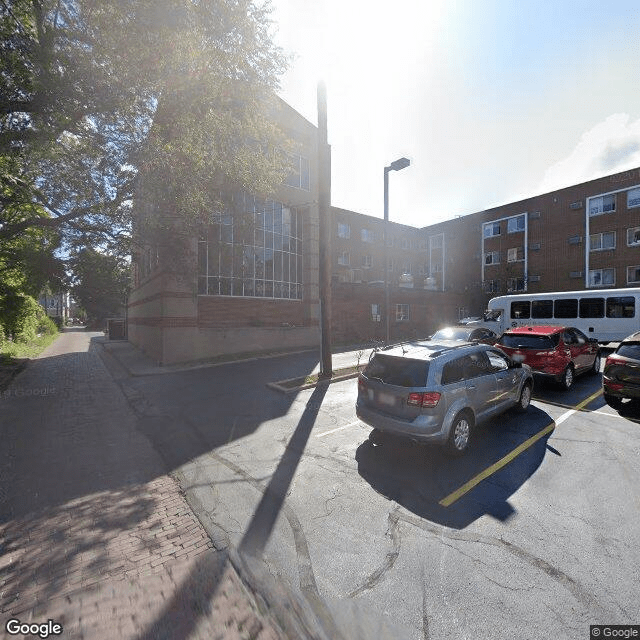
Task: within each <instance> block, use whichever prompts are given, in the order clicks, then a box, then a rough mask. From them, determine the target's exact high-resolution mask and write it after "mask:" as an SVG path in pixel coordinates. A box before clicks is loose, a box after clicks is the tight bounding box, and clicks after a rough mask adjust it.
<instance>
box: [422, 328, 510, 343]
mask: <svg viewBox="0 0 640 640" xmlns="http://www.w3.org/2000/svg"><path fill="white" fill-rule="evenodd" d="M430 339H431V340H432V341H437V340H457V341H461V342H482V343H484V344H495V342H496V340H497V339H498V335H497V334H496V333H494V332H493V331H491V329H485V328H484V327H476V328H474V327H444V328H443V329H438V331H436V332H435V333H434V334H433V335H432V336H431V338H430Z"/></svg>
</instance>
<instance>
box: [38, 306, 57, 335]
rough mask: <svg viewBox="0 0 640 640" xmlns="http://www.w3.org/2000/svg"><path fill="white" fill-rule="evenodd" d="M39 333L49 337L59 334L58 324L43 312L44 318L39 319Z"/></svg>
mask: <svg viewBox="0 0 640 640" xmlns="http://www.w3.org/2000/svg"><path fill="white" fill-rule="evenodd" d="M38 333H44V334H47V335H53V334H54V333H58V327H57V326H56V323H55V322H54V321H53V320H52V319H51V318H49V317H48V316H47V315H46V314H45V313H44V311H43V312H42V316H41V317H39V318H38Z"/></svg>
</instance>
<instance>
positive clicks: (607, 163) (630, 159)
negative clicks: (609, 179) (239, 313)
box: [537, 113, 640, 193]
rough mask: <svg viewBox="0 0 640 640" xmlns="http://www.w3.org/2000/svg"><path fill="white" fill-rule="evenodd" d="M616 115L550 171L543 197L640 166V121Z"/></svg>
mask: <svg viewBox="0 0 640 640" xmlns="http://www.w3.org/2000/svg"><path fill="white" fill-rule="evenodd" d="M629 120H630V118H629V115H628V114H626V113H615V114H613V115H611V116H609V117H608V118H606V119H605V120H604V121H602V122H599V123H598V124H596V125H595V126H594V127H593V128H592V129H590V130H589V131H587V132H585V133H584V134H582V137H581V138H580V142H578V144H577V145H576V148H575V149H574V150H573V151H572V152H571V153H570V154H569V156H568V157H566V158H565V159H564V160H561V161H560V162H557V163H556V164H554V165H553V166H552V167H550V168H549V169H547V171H546V173H545V175H544V178H543V180H542V182H541V184H540V187H539V189H538V190H537V191H538V192H539V193H547V192H549V191H553V190H555V189H560V188H562V187H567V186H569V185H572V184H578V183H580V182H586V181H587V180H593V179H595V178H600V177H602V176H606V175H610V174H612V173H618V172H620V171H626V170H627V169H634V168H636V167H638V166H640V119H638V120H636V121H635V122H630V121H629Z"/></svg>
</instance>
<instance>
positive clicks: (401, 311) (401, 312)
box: [396, 302, 411, 322]
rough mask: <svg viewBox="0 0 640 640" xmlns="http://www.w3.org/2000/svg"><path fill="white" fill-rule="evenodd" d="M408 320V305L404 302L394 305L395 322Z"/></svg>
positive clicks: (409, 317)
mask: <svg viewBox="0 0 640 640" xmlns="http://www.w3.org/2000/svg"><path fill="white" fill-rule="evenodd" d="M405 308H406V313H405ZM410 319H411V316H410V305H409V304H407V303H406V302H398V303H396V322H409V320H410Z"/></svg>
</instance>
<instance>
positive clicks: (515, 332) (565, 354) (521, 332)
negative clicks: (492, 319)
mask: <svg viewBox="0 0 640 640" xmlns="http://www.w3.org/2000/svg"><path fill="white" fill-rule="evenodd" d="M495 346H496V347H500V349H502V350H503V351H504V352H505V353H507V354H508V355H509V356H511V358H512V359H513V360H515V361H516V362H525V363H526V364H528V365H529V366H530V367H531V369H532V370H533V373H534V374H535V375H536V376H539V377H543V378H547V379H551V380H554V381H555V382H559V383H560V384H561V385H562V387H563V388H564V389H569V387H571V385H572V384H573V379H574V377H575V376H576V375H577V374H579V373H584V372H587V371H588V372H589V373H593V374H596V373H598V371H599V370H600V351H599V349H598V341H597V340H596V339H595V338H587V336H585V335H584V333H582V331H580V330H579V329H576V328H575V327H548V326H545V327H518V328H516V329H510V330H509V331H505V332H504V333H503V334H502V335H501V336H500V338H499V339H498V342H497V343H496V345H495Z"/></svg>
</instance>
